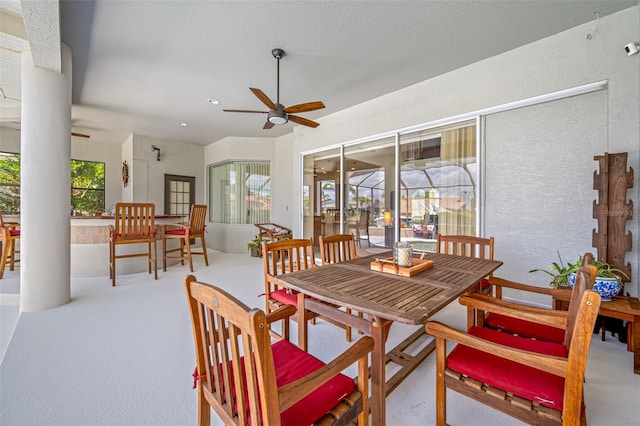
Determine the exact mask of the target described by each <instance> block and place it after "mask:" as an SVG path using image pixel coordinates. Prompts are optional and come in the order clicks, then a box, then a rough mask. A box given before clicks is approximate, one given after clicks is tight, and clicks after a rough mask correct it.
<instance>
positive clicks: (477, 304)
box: [458, 293, 568, 328]
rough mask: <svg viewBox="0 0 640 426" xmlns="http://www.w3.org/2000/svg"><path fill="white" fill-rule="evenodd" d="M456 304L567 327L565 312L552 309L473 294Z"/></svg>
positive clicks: (460, 299)
mask: <svg viewBox="0 0 640 426" xmlns="http://www.w3.org/2000/svg"><path fill="white" fill-rule="evenodd" d="M458 302H459V303H460V304H461V305H463V306H467V307H470V308H475V309H479V310H481V311H487V312H494V313H497V314H501V315H506V316H508V317H512V318H518V319H522V320H526V321H530V322H534V323H538V324H544V325H549V326H551V327H556V328H565V327H566V326H567V315H568V313H567V312H566V311H555V310H552V309H544V308H537V307H535V306H527V305H521V304H518V303H513V302H507V301H504V300H501V299H495V298H493V297H491V296H485V295H483V294H478V293H473V294H471V295H469V296H460V298H459V299H458Z"/></svg>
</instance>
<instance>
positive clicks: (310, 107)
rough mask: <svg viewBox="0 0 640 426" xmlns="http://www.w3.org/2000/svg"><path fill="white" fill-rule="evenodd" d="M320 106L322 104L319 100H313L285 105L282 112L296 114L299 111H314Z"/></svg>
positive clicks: (321, 106)
mask: <svg viewBox="0 0 640 426" xmlns="http://www.w3.org/2000/svg"><path fill="white" fill-rule="evenodd" d="M322 108H324V104H323V103H322V102H320V101H315V102H306V103H304V104H298V105H292V106H290V107H286V108H285V109H284V112H286V113H294V114H297V113H300V112H307V111H315V110H317V109H322Z"/></svg>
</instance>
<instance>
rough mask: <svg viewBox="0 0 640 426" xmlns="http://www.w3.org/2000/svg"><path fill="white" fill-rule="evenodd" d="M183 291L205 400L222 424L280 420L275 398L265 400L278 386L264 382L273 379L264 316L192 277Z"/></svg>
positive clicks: (260, 312)
mask: <svg viewBox="0 0 640 426" xmlns="http://www.w3.org/2000/svg"><path fill="white" fill-rule="evenodd" d="M185 288H186V291H187V296H188V300H189V305H190V312H191V320H192V325H193V332H194V339H195V341H196V358H197V364H198V366H197V371H199V372H202V371H204V372H205V375H204V376H205V377H204V378H203V379H201V380H203V382H202V389H203V392H204V393H205V397H206V399H207V400H208V401H210V402H211V401H215V405H217V407H216V412H218V414H219V415H220V414H221V411H222V412H224V413H225V414H226V417H225V418H223V420H224V422H225V424H229V423H232V424H239V425H246V424H252V425H259V424H262V423H263V422H264V424H270V423H268V422H267V419H266V418H261V415H262V416H265V415H266V416H273V414H271V413H273V412H275V416H277V417H276V419H278V421H279V418H280V414H279V408H278V406H277V404H278V399H277V397H276V398H275V399H273V397H269V396H268V395H277V394H278V389H277V383H276V381H275V379H271V380H267V379H266V378H265V377H272V378H275V367H274V364H273V354H272V353H271V345H270V344H269V334H268V333H269V331H268V327H267V324H266V316H265V314H264V312H262V311H261V310H258V309H252V310H250V309H249V308H248V307H247V306H246V305H245V304H244V303H242V302H240V301H239V300H238V299H236V298H235V297H233V296H232V295H230V294H229V293H227V292H225V291H224V290H221V289H219V288H215V287H213V286H209V285H206V284H202V283H198V282H196V280H195V277H193V276H188V277H187V278H186V279H185ZM195 312H197V314H195ZM196 315H197V318H196V317H195V316H196ZM261 413H262V414H261ZM276 423H277V422H272V424H276Z"/></svg>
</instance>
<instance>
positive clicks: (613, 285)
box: [529, 254, 629, 302]
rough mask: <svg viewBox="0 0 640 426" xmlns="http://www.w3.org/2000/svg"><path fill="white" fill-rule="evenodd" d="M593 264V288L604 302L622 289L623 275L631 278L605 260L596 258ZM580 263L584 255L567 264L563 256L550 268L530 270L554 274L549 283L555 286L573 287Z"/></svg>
mask: <svg viewBox="0 0 640 426" xmlns="http://www.w3.org/2000/svg"><path fill="white" fill-rule="evenodd" d="M558 257H560V254H558ZM591 264H592V265H593V266H595V267H596V279H595V282H594V284H593V289H594V290H595V291H597V292H598V293H600V297H601V298H602V301H603V302H607V301H610V300H611V298H612V297H614V296H616V295H617V294H618V293H620V291H621V290H622V280H621V277H624V278H626V279H629V277H628V275H627V274H626V273H625V272H624V271H622V270H620V269H617V268H614V267H613V266H611V264H609V263H608V262H606V261H604V260H594V261H592V262H591ZM580 265H582V256H580V257H579V258H578V261H577V262H576V263H574V264H572V263H568V262H567V266H564V264H563V263H562V258H560V263H559V264H558V263H555V262H554V263H552V264H551V266H550V267H549V269H548V270H546V269H532V270H530V271H529V272H539V271H541V272H545V273H547V274H549V275H551V276H553V280H552V281H551V282H550V283H549V284H550V285H551V287H553V288H562V287H571V288H573V285H574V284H575V282H576V272H577V271H578V269H579V268H580Z"/></svg>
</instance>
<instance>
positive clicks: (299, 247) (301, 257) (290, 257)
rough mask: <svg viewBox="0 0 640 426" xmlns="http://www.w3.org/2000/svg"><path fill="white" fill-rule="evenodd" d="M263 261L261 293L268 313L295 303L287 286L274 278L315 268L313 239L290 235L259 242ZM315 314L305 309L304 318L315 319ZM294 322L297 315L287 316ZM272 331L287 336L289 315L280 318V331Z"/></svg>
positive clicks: (295, 304) (295, 300)
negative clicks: (285, 238)
mask: <svg viewBox="0 0 640 426" xmlns="http://www.w3.org/2000/svg"><path fill="white" fill-rule="evenodd" d="M262 260H263V264H264V285H265V290H264V296H265V311H266V312H267V314H270V313H271V312H273V311H274V310H276V309H278V308H280V307H282V306H284V305H294V306H297V303H298V302H297V295H296V293H294V292H293V291H291V290H290V289H288V288H285V287H283V286H282V285H281V284H280V283H279V282H278V281H277V280H276V279H275V277H276V276H278V275H282V274H286V273H289V272H293V271H299V270H302V269H308V268H315V267H316V266H317V265H316V263H315V259H314V254H313V241H312V239H311V238H292V239H288V240H282V241H275V242H268V241H263V242H262ZM317 316H318V315H316V314H314V313H312V312H305V313H304V318H305V321H308V320H311V319H314V318H316V317H317ZM290 319H292V320H294V321H297V316H294V317H292V318H290ZM271 333H272V334H273V335H274V336H276V337H280V338H285V339H287V340H288V339H289V318H285V319H283V321H282V331H281V334H277V333H276V332H275V331H273V330H272V331H271Z"/></svg>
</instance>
